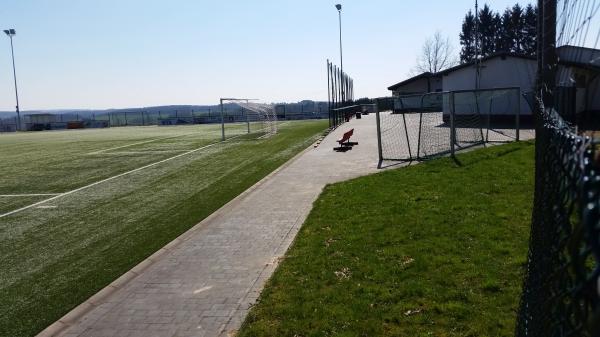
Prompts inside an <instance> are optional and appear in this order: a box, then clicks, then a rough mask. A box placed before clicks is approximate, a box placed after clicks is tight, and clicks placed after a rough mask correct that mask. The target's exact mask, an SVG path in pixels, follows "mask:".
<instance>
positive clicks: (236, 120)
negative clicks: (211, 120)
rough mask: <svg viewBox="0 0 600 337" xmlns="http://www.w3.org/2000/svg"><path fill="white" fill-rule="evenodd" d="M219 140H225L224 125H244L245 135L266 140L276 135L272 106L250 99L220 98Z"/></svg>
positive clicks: (275, 122) (275, 121) (274, 112)
mask: <svg viewBox="0 0 600 337" xmlns="http://www.w3.org/2000/svg"><path fill="white" fill-rule="evenodd" d="M220 108H221V139H222V140H225V139H226V132H225V129H226V125H227V124H236V125H240V124H243V125H245V130H244V131H245V133H248V134H257V137H256V138H260V139H262V138H268V137H271V136H273V135H275V134H277V113H276V111H275V106H274V105H273V104H267V103H261V102H258V100H256V99H250V98H221V99H220Z"/></svg>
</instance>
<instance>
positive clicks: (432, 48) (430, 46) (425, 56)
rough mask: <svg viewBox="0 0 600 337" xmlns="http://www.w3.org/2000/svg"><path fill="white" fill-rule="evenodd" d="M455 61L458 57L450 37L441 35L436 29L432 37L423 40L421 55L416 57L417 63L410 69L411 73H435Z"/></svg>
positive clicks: (454, 63)
mask: <svg viewBox="0 0 600 337" xmlns="http://www.w3.org/2000/svg"><path fill="white" fill-rule="evenodd" d="M457 63H458V59H457V57H456V55H455V53H454V47H453V46H452V44H451V43H450V38H448V37H444V36H442V33H441V32H439V31H437V32H436V33H435V34H434V35H433V36H432V37H430V38H428V39H427V40H425V43H424V44H423V49H422V50H421V55H419V57H418V58H417V65H416V66H415V67H414V68H413V69H412V70H411V74H413V75H416V74H420V73H424V72H430V73H437V72H439V71H441V70H444V69H446V68H450V67H452V66H454V65H456V64H457Z"/></svg>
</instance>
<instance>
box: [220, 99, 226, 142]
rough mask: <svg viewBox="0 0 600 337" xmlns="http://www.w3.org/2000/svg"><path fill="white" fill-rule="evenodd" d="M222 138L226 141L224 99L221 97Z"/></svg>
mask: <svg viewBox="0 0 600 337" xmlns="http://www.w3.org/2000/svg"><path fill="white" fill-rule="evenodd" d="M221 140H222V141H225V116H224V114H223V99H221Z"/></svg>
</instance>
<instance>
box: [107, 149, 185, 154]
mask: <svg viewBox="0 0 600 337" xmlns="http://www.w3.org/2000/svg"><path fill="white" fill-rule="evenodd" d="M186 151H189V150H155V151H152V150H150V151H117V152H110V153H107V155H112V154H114V155H119V154H146V153H148V154H151V153H174V152H186Z"/></svg>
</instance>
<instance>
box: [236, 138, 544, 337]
mask: <svg viewBox="0 0 600 337" xmlns="http://www.w3.org/2000/svg"><path fill="white" fill-rule="evenodd" d="M458 161H459V163H458V164H457V163H455V162H454V161H453V160H452V159H450V158H442V159H438V160H433V161H430V162H426V163H423V164H419V165H415V166H411V167H407V168H401V169H398V170H391V171H386V172H383V173H380V174H375V175H371V176H366V177H362V178H358V179H354V180H351V181H347V182H342V183H338V184H334V185H330V186H328V187H326V188H325V190H324V192H323V194H322V195H321V196H320V198H319V199H318V200H317V201H316V202H315V204H314V208H313V210H312V212H311V213H310V215H309V217H308V219H307V220H306V222H305V223H304V225H303V227H302V229H301V230H300V232H299V234H298V236H297V238H296V241H295V242H294V244H293V246H292V247H291V248H290V250H289V251H288V253H287V254H286V256H285V258H284V259H283V261H282V262H281V264H280V266H279V267H278V269H277V270H276V272H275V274H274V275H273V277H272V278H271V279H270V280H269V282H268V283H267V286H266V288H265V290H264V291H263V293H262V295H261V297H260V299H259V301H258V303H257V304H256V305H255V306H254V307H253V308H252V310H251V311H250V313H249V315H248V317H247V319H246V322H245V323H244V325H243V326H242V329H241V331H240V333H239V337H249V336H281V337H284V336H289V337H293V336H302V337H308V336H315V337H316V336H410V337H413V336H512V335H513V334H514V326H515V320H516V310H517V307H518V303H519V297H520V293H521V286H522V275H523V272H524V268H525V263H526V258H527V247H528V237H529V225H530V214H531V205H532V198H533V197H532V196H533V171H534V170H533V168H534V146H533V143H531V142H525V143H513V144H509V145H503V146H497V147H492V148H489V149H482V150H476V151H473V152H469V153H464V154H460V155H458Z"/></svg>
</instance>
